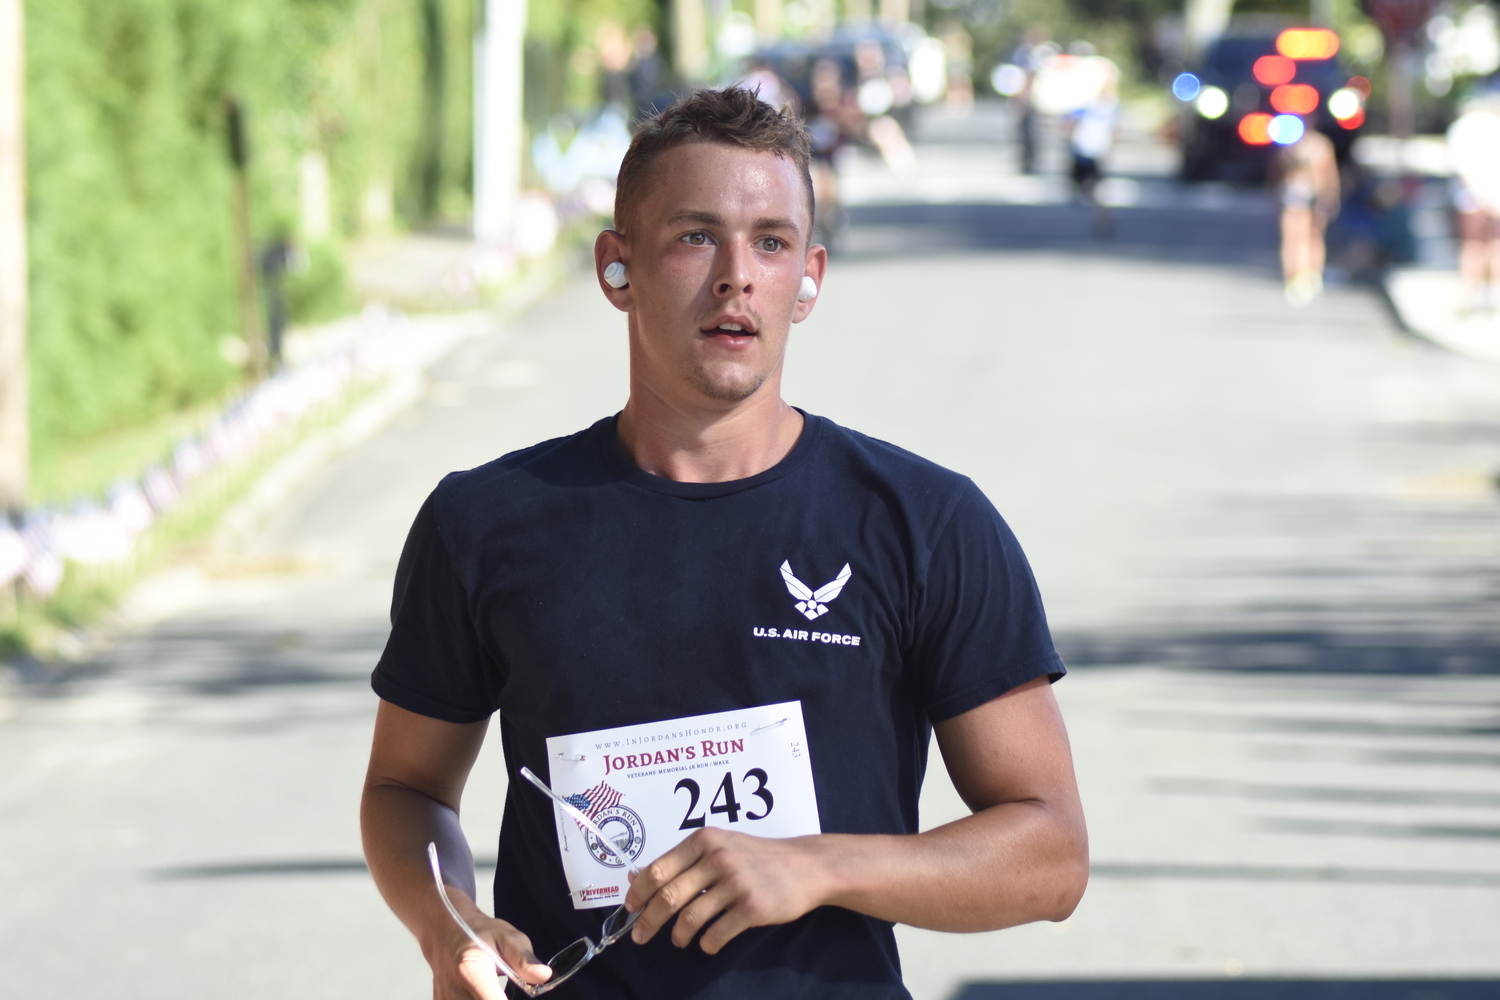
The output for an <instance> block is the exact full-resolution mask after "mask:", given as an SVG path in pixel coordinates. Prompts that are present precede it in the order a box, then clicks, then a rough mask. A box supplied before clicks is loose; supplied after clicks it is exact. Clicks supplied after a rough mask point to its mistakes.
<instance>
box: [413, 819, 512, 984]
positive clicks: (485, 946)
mask: <svg viewBox="0 0 1500 1000" xmlns="http://www.w3.org/2000/svg"><path fill="white" fill-rule="evenodd" d="M427 860H428V861H429V862H430V863H431V864H432V877H433V879H434V880H435V881H436V882H437V888H438V895H439V896H441V897H442V899H443V905H444V906H446V907H447V908H448V913H449V915H450V916H452V917H453V919H454V920H455V921H456V922H457V923H458V926H459V927H462V928H463V932H464V933H465V934H467V935H469V940H470V941H473V942H474V945H475V947H477V948H478V949H479V950H480V951H482V952H484V953H485V954H486V955H488V956H489V959H490V961H491V962H494V963H495V967H496V968H498V969H499V970H500V971H501V972H503V973H505V978H506V979H509V980H510V981H511V982H513V983H515V984H516V985H517V986H519V987H521V989H522V990H523V991H525V992H526V993H527V994H528V995H531V993H532V990H534V989H535V988H536V987H534V986H532V985H531V984H530V983H528V982H527V981H526V980H524V979H522V978H521V977H520V976H519V975H518V974H517V973H516V970H515V969H512V968H511V967H510V964H509V963H508V962H506V961H505V959H503V958H501V957H500V953H499V952H498V951H496V950H495V949H494V948H492V947H490V944H489V942H487V941H485V940H484V939H483V938H481V937H480V936H479V935H478V934H475V933H474V928H472V927H470V926H469V922H468V921H467V920H465V919H464V918H463V917H461V916H460V915H459V913H458V909H457V908H456V907H455V906H454V905H453V900H451V899H449V898H448V886H447V885H446V884H445V883H444V882H443V870H442V868H441V867H440V866H439V865H438V852H437V845H436V844H431V843H430V844H428V845H427Z"/></svg>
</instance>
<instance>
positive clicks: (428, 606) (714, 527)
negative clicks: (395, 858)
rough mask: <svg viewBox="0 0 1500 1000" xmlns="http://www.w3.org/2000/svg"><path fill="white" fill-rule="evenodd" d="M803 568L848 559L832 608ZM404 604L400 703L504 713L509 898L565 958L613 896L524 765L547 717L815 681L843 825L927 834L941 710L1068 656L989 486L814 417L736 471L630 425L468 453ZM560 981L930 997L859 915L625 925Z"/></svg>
mask: <svg viewBox="0 0 1500 1000" xmlns="http://www.w3.org/2000/svg"><path fill="white" fill-rule="evenodd" d="M783 562H786V563H789V564H790V566H791V567H792V569H793V571H794V573H795V576H796V577H797V578H798V579H799V580H800V581H803V582H805V583H806V585H807V586H808V587H810V588H812V589H818V588H821V587H822V586H823V584H825V583H827V582H830V581H833V580H835V579H836V577H837V576H838V575H840V573H841V571H842V569H843V567H844V566H845V565H846V564H847V565H848V567H849V569H850V574H849V578H848V580H847V582H846V583H845V584H844V586H843V588H842V590H841V591H840V592H839V593H838V596H837V597H834V598H830V599H828V600H827V602H826V604H825V605H824V606H825V607H826V611H823V612H821V613H817V609H812V610H813V611H814V612H815V613H816V618H815V619H814V620H811V621H810V620H809V618H808V616H807V613H806V612H807V610H808V609H807V608H805V607H804V609H803V610H801V611H799V610H798V608H797V606H796V605H797V604H798V602H799V599H798V598H797V597H795V596H793V595H792V594H791V593H789V589H788V586H787V583H786V581H785V580H784V579H783V576H782V573H781V570H780V567H781V565H782V563H783ZM804 603H805V602H804ZM391 624H392V629H391V636H390V639H389V640H388V642H387V644H386V648H385V652H384V654H383V655H382V656H381V658H380V663H379V665H378V666H377V667H376V669H375V673H374V677H373V685H374V688H375V692H376V693H377V694H378V695H380V697H381V698H383V699H385V700H386V701H389V702H391V703H393V704H395V705H398V706H400V707H402V708H405V709H407V710H409V711H412V712H417V713H419V714H422V715H426V716H430V717H432V718H436V719H443V720H447V721H450V722H459V723H467V722H477V721H479V720H482V719H485V718H488V717H489V716H490V715H491V714H492V713H494V712H496V711H498V712H499V713H500V719H501V740H502V743H503V746H504V750H505V761H506V767H507V770H508V773H509V775H510V786H509V790H508V791H507V793H506V802H505V816H504V821H503V824H502V827H501V831H500V846H499V863H498V868H497V870H496V872H495V912H496V915H497V916H499V917H500V918H502V919H504V920H507V921H509V922H510V923H512V924H514V925H515V926H516V927H518V928H519V929H520V930H522V931H523V932H525V933H526V934H528V935H530V937H531V941H532V944H533V945H534V947H535V949H536V952H537V954H539V955H541V956H543V957H544V958H545V957H546V956H548V955H551V954H553V953H554V952H555V951H556V950H558V949H560V948H562V947H563V946H565V945H567V944H569V943H571V942H572V941H575V940H577V939H578V938H579V937H582V936H585V935H587V936H589V937H591V938H593V939H595V940H597V939H598V935H599V925H600V922H601V921H602V920H603V918H604V916H605V915H606V914H607V913H608V912H609V910H608V909H589V910H575V909H574V908H573V905H572V902H571V898H570V896H569V894H568V886H567V882H566V881H565V879H564V876H563V869H562V863H561V860H560V855H559V852H558V845H557V838H556V827H555V825H554V819H553V813H552V806H551V804H550V802H548V800H547V799H546V798H545V797H544V796H542V795H541V794H540V793H538V792H537V791H536V790H535V789H532V788H530V787H529V786H528V785H527V784H526V783H525V782H524V781H521V780H520V779H519V770H520V768H521V767H522V766H523V765H526V766H529V767H530V768H531V769H532V770H533V771H535V772H536V773H537V774H539V775H541V776H543V777H547V776H548V766H547V752H546V739H547V737H549V736H560V735H565V734H569V733H579V732H588V731H592V730H596V729H606V728H613V727H617V726H628V725H636V724H640V723H647V722H656V721H662V720H668V719H676V718H682V717H686V716H694V715H703V714H707V713H711V712H722V711H728V710H731V709H737V708H748V707H753V706H757V705H768V704H776V703H780V702H787V701H794V700H798V701H801V703H802V713H803V718H804V720H805V723H806V727H807V740H808V748H809V751H810V756H811V759H812V770H813V780H814V785H815V788H816V791H817V802H818V816H819V821H820V823H821V826H822V829H823V831H824V832H825V833H884V834H901V833H915V832H916V831H917V796H918V792H919V790H920V788H921V783H922V776H923V773H924V771H925V769H926V765H927V747H928V742H929V738H930V735H931V727H932V724H933V723H937V722H942V721H943V720H945V719H950V718H953V717H954V716H956V715H959V714H961V713H963V712H966V711H968V710H969V709H972V708H975V707H977V706H979V705H982V704H984V703H985V702H987V701H989V700H991V699H993V698H995V697H997V696H998V695H1000V694H1003V693H1004V692H1006V691H1008V690H1010V689H1011V688H1014V687H1017V686H1018V685H1021V684H1023V683H1025V682H1026V681H1029V680H1032V679H1034V678H1036V677H1040V676H1043V675H1050V676H1051V677H1052V678H1054V679H1056V678H1057V677H1060V676H1061V675H1062V674H1063V672H1064V671H1063V665H1062V662H1061V660H1059V658H1058V656H1057V653H1056V652H1055V651H1054V650H1053V647H1052V641H1051V638H1050V636H1049V634H1048V631H1047V623H1046V618H1045V616H1044V615H1043V612H1042V604H1041V598H1040V596H1039V595H1038V593H1037V589H1036V584H1035V582H1034V580H1033V579H1032V575H1031V570H1030V568H1029V567H1028V566H1027V563H1026V558H1025V556H1024V555H1023V554H1022V553H1021V548H1020V546H1019V544H1018V543H1017V542H1016V539H1015V537H1014V536H1013V535H1012V534H1011V532H1010V529H1009V528H1007V527H1006V525H1005V522H1004V521H1002V520H1001V518H1000V515H999V514H998V513H996V511H995V508H994V507H993V506H992V505H991V504H990V502H989V501H988V500H987V499H986V498H985V496H984V494H982V493H981V492H980V491H979V489H978V487H976V486H975V485H974V484H973V483H972V482H971V481H970V480H968V479H967V478H965V477H963V476H960V475H958V474H956V473H953V472H949V471H948V470H946V469H943V468H941V467H939V466H937V465H934V464H932V463H931V462H928V461H925V460H924V459H921V458H918V457H917V456H915V455H913V454H911V453H910V452H907V451H903V450H902V449H900V448H897V447H895V446H893V445H890V444H886V443H885V442H883V441H877V440H875V439H873V438H870V437H866V436H865V435H862V434H859V433H856V432H854V431H851V430H847V429H845V428H843V427H840V426H838V425H837V424H835V423H833V422H832V421H830V420H826V419H823V418H820V417H815V416H811V415H809V416H807V417H806V424H805V426H804V428H803V431H802V434H801V436H800V438H799V439H798V441H797V444H796V445H795V447H793V449H792V451H791V452H790V453H789V454H788V455H787V456H786V458H784V459H783V460H782V461H781V462H779V463H777V464H776V465H775V466H774V467H772V468H770V469H767V470H766V471H765V472H762V473H760V474H759V475H756V476H752V477H750V478H748V479H740V480H735V481H733V482H726V483H680V482H675V481H673V480H668V479H663V478H660V477H658V476H653V475H651V474H649V473H646V472H644V471H642V470H641V469H639V468H637V467H636V466H635V465H634V464H632V463H631V462H630V461H629V459H628V458H626V457H625V456H624V455H623V453H622V452H621V450H620V448H619V445H618V443H617V436H616V432H615V420H614V418H606V419H604V420H601V421H599V422H598V423H596V424H594V425H593V426H592V427H590V428H589V429H587V430H585V431H583V432H581V433H579V434H575V435H573V436H571V437H567V438H559V439H557V440H553V441H547V442H544V443H543V444H539V445H536V446H535V447H532V448H528V449H526V450H524V451H519V452H515V453H512V454H510V455H506V456H504V457H503V458H500V459H498V460H496V461H494V462H491V463H489V464H488V465H483V466H480V467H479V468H477V469H472V470H470V471H468V472H459V473H453V474H452V475H449V476H447V477H446V478H445V479H443V481H442V483H440V484H439V485H438V488H437V489H436V490H435V491H434V492H433V494H432V495H431V496H430V497H429V498H428V500H427V502H426V503H425V504H424V505H423V506H422V509H421V511H420V512H419V513H418V514H417V518H416V522H415V523H414V524H413V525H412V529H411V534H410V536H409V537H408V539H407V542H406V548H405V551H404V552H403V553H402V556H401V562H400V565H399V568H398V569H397V571H396V584H395V595H394V599H393V602H392V607H391ZM855 637H858V644H857V645H856V644H855V643H854V638H855ZM554 995H555V996H557V997H558V998H559V1000H565V998H572V997H579V998H585V997H586V998H599V1000H603V998H612V1000H613V998H623V997H640V998H649V1000H662V998H671V1000H677V998H687V997H694V998H704V1000H707V998H714V1000H721V998H722V1000H729V998H736V1000H738V998H745V1000H749V998H755V1000H761V998H765V997H777V998H790V997H803V996H806V997H818V998H851V1000H853V998H859V1000H875V998H881V1000H885V998H906V997H908V996H909V994H908V993H907V991H906V989H905V987H904V986H902V984H901V968H900V961H899V959H898V957H897V954H896V942H895V935H894V934H893V933H892V929H891V925H890V924H889V923H886V922H885V921H881V920H876V919H873V918H871V917H866V916H862V915H860V914H857V913H854V912H852V911H850V910H845V909H841V908H837V907H822V908H820V909H818V910H815V911H813V912H812V913H809V914H807V915H806V916H804V917H803V918H801V919H800V920H797V921H795V922H794V923H791V924H786V925H782V926H778V927H763V928H756V929H754V930H751V931H748V932H746V933H743V934H741V935H739V936H738V937H737V938H735V939H734V941H732V942H730V944H729V945H728V946H727V947H726V948H725V949H724V950H723V951H721V952H720V953H719V954H718V955H713V956H710V955H706V954H704V953H703V951H702V950H701V949H700V948H698V947H697V945H696V944H694V945H693V946H691V947H689V948H687V949H682V950H679V949H677V948H676V947H674V946H673V945H672V944H671V943H670V941H669V934H668V931H666V930H663V931H662V932H660V933H658V934H657V936H656V938H655V939H653V940H652V941H651V942H650V943H649V944H647V945H644V946H638V945H636V944H634V943H633V942H631V941H629V940H628V939H627V940H625V941H622V942H620V943H619V944H616V945H614V946H613V947H611V948H608V949H607V950H605V951H604V952H603V953H602V954H601V955H600V956H599V957H598V958H596V959H595V960H594V961H593V962H592V963H590V965H589V966H588V967H587V968H585V969H584V970H583V971H581V972H580V973H579V974H578V975H577V976H576V977H574V978H573V979H572V980H570V981H569V982H568V983H566V984H564V985H563V986H562V987H559V988H558V990H557V991H556V993H555V994H554Z"/></svg>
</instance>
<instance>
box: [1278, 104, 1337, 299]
mask: <svg viewBox="0 0 1500 1000" xmlns="http://www.w3.org/2000/svg"><path fill="white" fill-rule="evenodd" d="M1277 173H1278V175H1279V179H1280V188H1281V274H1282V278H1283V280H1284V281H1285V282H1286V300H1287V302H1289V303H1291V304H1292V305H1293V306H1296V307H1298V308H1300V307H1302V306H1305V305H1307V304H1308V303H1310V302H1311V301H1312V300H1313V299H1315V298H1317V297H1318V296H1319V295H1321V294H1322V292H1323V264H1324V261H1325V259H1326V258H1327V255H1328V250H1327V244H1326V243H1325V242H1324V234H1325V233H1326V232H1327V230H1328V222H1329V220H1330V219H1332V218H1333V217H1334V216H1336V215H1338V213H1339V166H1338V158H1337V156H1336V154H1335V153H1334V150H1333V142H1332V141H1331V140H1330V139H1329V138H1328V136H1326V135H1324V134H1323V133H1322V132H1319V131H1317V130H1316V129H1308V130H1307V131H1306V132H1304V133H1303V135H1302V138H1300V139H1298V140H1297V141H1296V142H1294V143H1292V144H1291V145H1290V146H1285V147H1283V148H1282V150H1281V153H1280V154H1279V157H1278V160H1277Z"/></svg>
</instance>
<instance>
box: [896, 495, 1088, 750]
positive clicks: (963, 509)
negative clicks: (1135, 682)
mask: <svg viewBox="0 0 1500 1000" xmlns="http://www.w3.org/2000/svg"><path fill="white" fill-rule="evenodd" d="M915 617H916V621H915V629H914V635H913V642H912V658H913V679H914V682H915V685H916V691H915V694H916V697H917V700H918V703H919V704H921V705H922V706H923V708H924V709H925V710H926V712H927V717H928V718H929V719H930V720H931V721H932V722H942V721H944V720H945V719H951V718H953V717H954V716H956V715H962V714H963V713H964V712H967V711H968V710H969V709H971V708H977V707H978V706H980V705H983V704H984V703H985V702H987V701H990V700H991V699H993V698H997V697H999V696H1000V695H1002V694H1004V693H1005V692H1006V691H1009V690H1010V689H1012V688H1015V687H1019V686H1020V685H1022V684H1024V683H1026V682H1027V681H1029V680H1033V679H1035V678H1037V677H1041V676H1043V675H1047V676H1049V677H1051V678H1052V680H1057V679H1058V678H1059V677H1061V676H1062V675H1063V674H1064V673H1066V672H1067V671H1066V668H1064V666H1063V663H1062V659H1061V657H1059V656H1058V655H1057V651H1056V650H1055V649H1054V648H1053V646H1052V636H1051V633H1050V632H1048V630H1047V616H1046V614H1045V612H1043V610H1042V597H1041V594H1040V593H1039V592H1038V591H1037V586H1036V580H1035V579H1034V578H1033V577H1032V575H1031V566H1030V565H1029V564H1028V563H1027V562H1026V556H1025V554H1024V553H1023V552H1022V551H1021V545H1020V543H1019V542H1017V541H1016V536H1015V535H1013V534H1011V530H1010V528H1009V526H1007V525H1006V523H1005V521H1004V520H1003V519H1002V518H1001V517H1000V513H999V511H997V510H995V507H994V505H993V504H991V503H990V501H989V499H988V498H987V497H985V495H984V494H983V493H981V492H980V491H979V488H978V487H977V486H975V485H974V484H973V483H966V484H965V487H964V492H963V494H962V495H961V496H960V497H959V500H958V502H957V504H956V505H955V507H954V509H953V512H952V514H951V516H950V517H949V519H948V522H947V524H946V525H944V526H943V528H942V529H941V530H940V532H939V534H938V537H937V540H936V543H935V544H934V546H933V550H932V555H931V559H930V561H929V564H928V567H927V572H926V574H925V577H924V579H923V580H922V583H921V586H920V590H919V592H918V594H917V601H916V615H915Z"/></svg>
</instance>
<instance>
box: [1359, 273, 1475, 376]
mask: <svg viewBox="0 0 1500 1000" xmlns="http://www.w3.org/2000/svg"><path fill="white" fill-rule="evenodd" d="M1382 284H1383V286H1384V288H1385V294H1386V298H1387V299H1389V300H1390V303H1391V307H1392V308H1393V309H1394V310H1395V312H1396V317H1397V318H1398V319H1399V320H1400V322H1401V325H1402V327H1404V328H1405V329H1406V330H1407V331H1408V332H1410V333H1413V334H1415V335H1416V336H1418V337H1422V338H1423V339H1425V340H1428V341H1431V342H1432V343H1434V344H1436V345H1438V346H1439V347H1442V348H1444V349H1446V350H1449V351H1452V352H1453V353H1454V354H1461V355H1463V356H1464V357H1467V358H1471V359H1473V360H1475V361H1483V362H1487V363H1489V364H1497V365H1500V313H1494V312H1491V313H1487V314H1478V315H1467V316H1465V315H1460V314H1459V311H1458V304H1459V282H1458V275H1457V274H1456V273H1455V272H1453V271H1437V270H1427V269H1423V268H1415V267H1409V268H1394V269H1392V270H1391V271H1390V272H1388V273H1387V274H1386V276H1385V278H1384V279H1383V282H1382Z"/></svg>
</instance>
